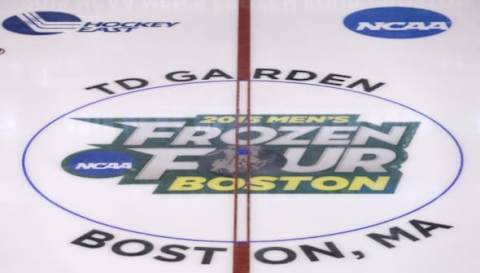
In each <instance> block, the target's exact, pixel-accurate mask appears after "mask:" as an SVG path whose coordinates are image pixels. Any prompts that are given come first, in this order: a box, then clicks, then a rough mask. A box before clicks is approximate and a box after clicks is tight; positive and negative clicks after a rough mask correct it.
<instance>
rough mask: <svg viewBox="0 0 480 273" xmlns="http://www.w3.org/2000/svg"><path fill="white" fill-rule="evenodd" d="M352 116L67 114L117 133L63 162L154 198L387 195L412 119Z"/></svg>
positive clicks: (80, 173)
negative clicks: (376, 120)
mask: <svg viewBox="0 0 480 273" xmlns="http://www.w3.org/2000/svg"><path fill="white" fill-rule="evenodd" d="M359 118H360V116H359V115H351V114H345V115H338V114H332V115H330V114H318V115H253V116H251V117H250V122H248V121H247V120H246V119H247V118H246V117H245V116H241V117H239V119H238V122H237V119H236V117H235V116H234V115H198V116H196V117H187V118H74V119H73V120H72V122H86V123H89V124H91V125H92V126H102V127H103V129H105V127H104V126H107V127H109V128H110V129H111V130H115V131H117V134H116V137H115V138H114V139H112V141H111V142H110V143H88V144H89V145H91V146H92V148H91V149H87V150H82V151H72V152H73V153H72V154H70V155H69V156H67V157H66V158H65V159H64V160H63V161H62V163H61V165H62V167H63V169H64V170H65V171H66V172H68V173H70V174H72V175H75V176H79V177H84V178H85V179H90V180H91V179H97V180H98V179H100V180H101V179H103V178H118V180H115V181H118V184H119V185H120V186H121V185H135V184H139V185H140V184H151V185H152V186H153V193H154V194H194V193H203V194H205V193H212V194H228V193H233V192H235V191H237V192H239V193H245V192H246V191H247V190H248V191H249V192H251V193H256V194H257V193H258V194H261V193H291V194H295V193H304V194H315V193H317V194H334V193H337V194H355V193H357V194H362V193H363V194H375V193H376V194H378V193H382V194H391V193H394V192H395V189H396V188H397V186H398V184H399V182H400V179H401V177H402V164H403V163H404V162H405V161H406V160H407V158H408V154H407V148H408V146H409V144H410V142H411V141H412V139H413V138H414V135H415V132H416V130H417V128H418V126H419V125H420V123H419V122H382V123H381V124H373V123H369V122H364V121H359ZM237 123H238V124H239V126H238V128H237ZM247 123H250V124H251V126H250V127H249V126H247ZM98 128H100V127H98ZM248 128H250V130H248ZM247 139H248V140H249V141H247ZM237 142H238V143H237ZM248 142H250V143H249V144H250V145H248ZM236 186H237V188H235V187H236Z"/></svg>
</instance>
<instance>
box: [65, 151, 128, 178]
mask: <svg viewBox="0 0 480 273" xmlns="http://www.w3.org/2000/svg"><path fill="white" fill-rule="evenodd" d="M62 165H63V167H64V169H65V170H67V171H68V172H69V173H71V174H73V175H76V176H84V177H91V178H107V177H116V176H121V175H123V174H125V173H126V172H128V171H129V170H131V169H132V168H133V166H134V159H133V157H132V156H131V155H130V154H128V153H126V152H122V151H111V150H103V149H94V150H87V151H82V152H79V153H76V154H73V155H71V156H69V157H67V158H66V159H65V160H64V161H63V162H62Z"/></svg>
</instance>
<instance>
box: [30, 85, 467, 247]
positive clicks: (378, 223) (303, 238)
mask: <svg viewBox="0 0 480 273" xmlns="http://www.w3.org/2000/svg"><path fill="white" fill-rule="evenodd" d="M236 81H237V80H214V81H193V82H183V83H175V84H166V85H158V86H154V87H148V88H143V89H138V90H133V91H129V92H125V93H121V94H117V95H112V96H109V97H106V98H103V99H99V100H96V101H93V102H90V103H87V104H84V105H82V106H79V107H76V108H74V109H73V110H70V111H68V112H66V113H64V114H61V115H60V116H58V117H56V118H55V119H53V120H51V121H50V122H48V123H47V124H45V125H44V126H43V127H41V128H40V129H39V130H38V131H37V132H36V133H35V134H34V135H33V136H32V137H31V138H30V139H29V141H28V142H27V145H26V146H25V148H24V150H23V153H22V160H21V165H22V171H23V174H24V176H25V178H26V179H27V181H28V183H29V185H30V186H31V187H32V188H33V189H34V190H35V192H37V193H38V194H39V195H40V196H41V197H42V198H44V199H45V200H47V201H48V202H49V203H51V204H52V205H54V206H56V207H58V208H60V209H62V210H63V211H65V212H68V213H70V214H72V215H74V216H77V217H79V218H81V219H84V220H87V221H89V222H92V223H95V224H99V225H102V226H106V227H109V228H113V229H117V230H121V231H125V232H131V233H135V234H140V235H145V236H151V237H157V238H164V239H173V240H181V241H190V242H205V243H238V242H241V241H233V240H208V239H193V238H182V237H175V236H166V235H159V234H154V233H149V232H142V231H138V230H133V229H129V228H124V227H120V226H116V225H111V224H108V223H104V222H101V221H98V220H95V219H93V218H89V217H87V216H84V215H81V214H79V213H77V212H75V211H73V210H71V209H68V208H66V207H64V206H62V205H60V204H59V203H57V202H55V201H54V200H52V199H51V198H49V197H48V196H47V195H46V194H44V193H43V192H42V191H40V190H39V189H38V188H37V186H36V185H35V184H34V183H33V180H32V179H31V178H30V176H29V175H28V170H27V166H26V159H27V154H28V150H29V148H30V146H31V145H32V143H33V141H34V140H35V139H36V138H37V137H38V136H39V135H40V134H41V133H42V132H43V131H45V130H46V129H47V128H48V127H49V126H51V125H52V124H53V123H55V122H57V121H58V120H60V119H62V118H64V117H65V116H68V115H70V114H72V113H74V112H76V111H79V110H81V109H84V108H86V107H89V106H91V105H94V104H97V103H101V102H103V101H106V100H111V99H114V98H118V97H122V96H127V95H131V94H135V93H139V92H145V91H149V90H155V89H161V88H169V87H174V86H183V85H192V84H206V83H221V82H236ZM251 81H252V82H264V83H287V84H298V85H308V86H320V87H326V88H332V89H336V90H340V91H343V92H348V93H353V94H356V95H364V96H368V97H372V98H375V99H379V100H382V101H386V102H390V103H392V104H394V105H397V106H400V107H403V108H406V109H408V110H411V111H413V112H415V113H417V114H419V115H421V116H423V117H424V118H426V119H428V120H430V121H431V122H433V123H434V124H435V125H437V126H438V127H440V128H441V129H442V130H443V131H444V132H445V133H446V134H447V135H448V136H449V137H450V138H451V140H453V142H454V144H455V145H456V147H457V149H458V153H459V159H460V161H459V168H458V171H457V173H456V175H455V177H454V178H453V180H452V182H451V183H450V184H449V185H448V187H447V188H446V189H445V190H443V191H442V192H441V193H440V194H438V195H437V196H435V197H434V198H433V199H431V200H430V201H428V202H426V203H425V204H423V205H421V206H419V207H417V208H415V209H413V210H410V211H407V212H405V213H403V214H400V215H398V216H395V217H392V218H388V219H386V220H382V221H379V222H376V223H374V224H370V225H366V226H362V227H358V228H351V229H346V230H342V231H338V232H332V233H327V234H320V235H313V236H303V237H297V238H285V239H277V240H272V239H270V240H251V241H249V243H273V242H288V241H299V240H309V239H317V238H324V237H330V236H336V235H341V234H346V233H352V232H356V231H360V230H364V229H368V228H372V227H375V226H379V225H383V224H386V223H389V222H392V221H395V220H398V219H400V218H403V217H405V216H407V215H410V214H412V213H414V212H417V211H419V210H421V209H423V208H425V207H427V206H429V205H431V204H432V203H434V202H435V201H437V200H438V199H440V198H441V197H442V196H444V195H445V194H446V193H447V192H448V191H450V189H452V187H453V186H454V185H455V184H456V183H457V181H458V179H459V178H460V175H461V173H462V171H463V166H464V153H463V149H462V146H461V145H460V142H459V141H458V140H457V138H456V137H455V136H454V135H453V133H452V132H450V130H448V129H447V128H446V127H445V126H443V125H442V124H441V123H440V122H438V121H436V120H435V119H434V118H432V117H430V116H429V115H427V114H424V113H423V112H420V111H419V110H416V109H414V108H412V107H410V106H407V105H405V104H402V103H400V102H397V101H394V100H391V99H387V98H383V97H380V96H376V95H373V94H370V93H364V92H359V91H355V90H350V89H346V88H342V87H335V86H330V85H326V84H318V83H306V82H295V81H283V80H251Z"/></svg>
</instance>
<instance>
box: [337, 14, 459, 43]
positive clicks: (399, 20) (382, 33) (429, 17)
mask: <svg viewBox="0 0 480 273" xmlns="http://www.w3.org/2000/svg"><path fill="white" fill-rule="evenodd" d="M343 24H344V25H345V26H346V27H347V28H348V29H350V30H351V31H354V32H356V33H359V34H362V35H366V36H372V37H379V38H387V39H411V38H420V37H427V36H432V35H436V34H439V33H442V32H444V31H446V30H448V29H449V28H450V27H451V26H452V22H451V20H450V19H449V18H448V17H447V16H445V15H443V14H441V13H438V12H434V11H430V10H426V9H419V8H409V7H380V8H372V9H364V10H360V11H356V12H354V13H351V14H349V15H348V16H347V17H345V19H344V20H343Z"/></svg>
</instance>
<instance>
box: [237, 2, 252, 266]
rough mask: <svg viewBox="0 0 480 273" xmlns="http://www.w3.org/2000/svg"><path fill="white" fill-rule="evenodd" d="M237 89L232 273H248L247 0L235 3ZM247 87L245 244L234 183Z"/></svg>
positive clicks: (248, 22)
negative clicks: (243, 87)
mask: <svg viewBox="0 0 480 273" xmlns="http://www.w3.org/2000/svg"><path fill="white" fill-rule="evenodd" d="M237 39H238V40H237V48H238V49H237V86H236V103H235V107H236V112H235V114H236V122H235V173H234V181H235V182H234V184H235V189H234V198H233V199H234V213H233V214H234V219H233V233H234V235H233V237H234V239H233V240H234V243H233V273H250V225H251V219H250V211H251V205H250V203H251V202H250V173H251V158H250V156H251V152H250V148H251V147H250V145H251V143H250V129H251V121H250V117H251V109H250V108H251V96H250V93H251V92H250V0H239V1H238V38H237ZM242 81H246V83H247V117H246V120H247V145H246V146H247V147H246V148H247V153H248V154H247V170H246V195H247V204H246V214H247V215H246V233H247V234H246V241H239V240H238V234H237V233H238V224H239V221H238V209H239V205H238V200H239V198H238V185H239V183H238V181H239V148H240V143H239V142H240V140H239V128H240V97H241V84H240V83H241V82H242Z"/></svg>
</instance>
